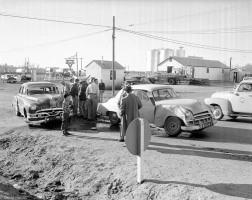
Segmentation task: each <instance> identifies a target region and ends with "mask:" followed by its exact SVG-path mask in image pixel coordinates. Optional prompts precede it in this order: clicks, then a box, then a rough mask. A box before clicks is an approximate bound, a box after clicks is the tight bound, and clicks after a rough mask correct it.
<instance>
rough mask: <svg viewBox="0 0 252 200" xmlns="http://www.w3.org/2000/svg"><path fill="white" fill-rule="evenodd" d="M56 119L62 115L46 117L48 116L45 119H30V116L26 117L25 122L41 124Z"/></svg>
mask: <svg viewBox="0 0 252 200" xmlns="http://www.w3.org/2000/svg"><path fill="white" fill-rule="evenodd" d="M55 119H61V116H57V117H46V118H44V119H37V120H36V119H34V118H33V120H30V118H28V119H25V122H26V123H27V124H33V125H36V124H41V123H47V122H49V121H53V120H55Z"/></svg>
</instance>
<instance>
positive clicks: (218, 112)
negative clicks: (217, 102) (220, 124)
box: [213, 106, 224, 120]
mask: <svg viewBox="0 0 252 200" xmlns="http://www.w3.org/2000/svg"><path fill="white" fill-rule="evenodd" d="M213 115H214V118H215V119H217V120H221V119H222V118H223V116H224V115H223V113H222V110H221V107H220V106H214V111H213Z"/></svg>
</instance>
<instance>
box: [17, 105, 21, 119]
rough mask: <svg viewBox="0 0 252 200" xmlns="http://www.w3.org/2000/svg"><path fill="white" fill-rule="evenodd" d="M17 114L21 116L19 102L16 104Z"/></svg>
mask: <svg viewBox="0 0 252 200" xmlns="http://www.w3.org/2000/svg"><path fill="white" fill-rule="evenodd" d="M16 116H18V117H20V116H21V113H20V111H19V106H18V104H17V106H16Z"/></svg>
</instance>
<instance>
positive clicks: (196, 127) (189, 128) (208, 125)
mask: <svg viewBox="0 0 252 200" xmlns="http://www.w3.org/2000/svg"><path fill="white" fill-rule="evenodd" d="M216 123H217V120H216V119H213V121H212V122H208V123H205V124H204V123H202V124H199V125H194V126H181V130H183V131H196V130H201V129H204V128H208V127H211V126H213V125H214V124H216Z"/></svg>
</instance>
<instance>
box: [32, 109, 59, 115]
mask: <svg viewBox="0 0 252 200" xmlns="http://www.w3.org/2000/svg"><path fill="white" fill-rule="evenodd" d="M62 112H63V110H62V108H58V109H44V110H39V111H37V112H36V114H37V117H47V116H57V115H60V114H61V113H62Z"/></svg>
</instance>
